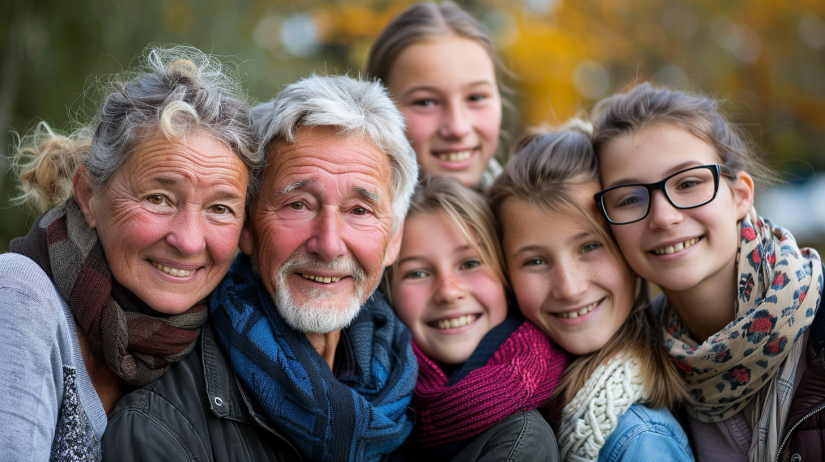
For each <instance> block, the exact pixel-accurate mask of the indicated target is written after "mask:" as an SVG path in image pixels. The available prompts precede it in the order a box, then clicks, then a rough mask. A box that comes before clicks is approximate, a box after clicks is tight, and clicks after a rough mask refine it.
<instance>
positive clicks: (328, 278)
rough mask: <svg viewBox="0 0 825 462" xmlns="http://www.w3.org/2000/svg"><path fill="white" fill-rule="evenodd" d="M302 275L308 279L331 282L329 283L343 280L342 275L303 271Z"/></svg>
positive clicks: (324, 282) (323, 282) (325, 282)
mask: <svg viewBox="0 0 825 462" xmlns="http://www.w3.org/2000/svg"><path fill="white" fill-rule="evenodd" d="M301 276H303V277H304V278H306V279H309V280H310V281H315V282H320V283H322V284H329V283H332V282H338V281H340V280H341V278H340V277H334V276H316V275H314V274H307V273H302V274H301Z"/></svg>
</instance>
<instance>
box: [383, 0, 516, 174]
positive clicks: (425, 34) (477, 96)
mask: <svg viewBox="0 0 825 462" xmlns="http://www.w3.org/2000/svg"><path fill="white" fill-rule="evenodd" d="M499 68H500V64H499V61H498V59H497V58H496V55H495V52H494V51H493V44H492V42H491V40H490V37H488V36H487V34H486V33H485V32H484V30H483V29H482V27H481V25H480V24H479V23H478V21H476V20H475V19H474V18H473V17H472V16H470V15H469V14H467V12H465V11H464V10H462V9H461V8H460V7H459V6H458V5H456V4H455V3H452V2H444V3H441V4H440V5H436V4H433V3H419V4H416V5H413V6H411V7H409V8H408V9H406V10H404V11H403V12H401V13H400V14H399V15H398V16H396V17H395V18H394V19H393V20H392V21H391V22H390V23H389V24H388V25H387V26H386V27H385V28H384V30H383V31H382V32H381V34H380V35H379V36H378V38H376V40H375V42H374V44H373V46H372V48H371V49H370V53H369V58H368V62H367V74H368V75H369V76H370V77H371V78H377V79H380V80H381V81H382V82H384V84H385V85H386V86H387V88H388V89H389V92H390V95H392V97H393V99H394V100H395V101H396V104H398V108H399V109H400V110H401V112H402V113H403V114H404V117H406V119H407V138H408V139H409V140H410V144H411V145H412V147H413V149H415V154H416V156H417V157H418V164H419V165H420V166H421V170H420V171H421V176H422V177H424V176H425V175H428V174H429V175H434V176H448V177H451V178H455V179H456V180H458V181H460V182H461V183H462V184H464V185H465V186H468V187H474V186H481V187H482V188H484V187H487V186H489V185H490V183H492V181H493V179H494V178H495V176H497V175H498V174H499V173H500V172H501V166H500V165H499V164H498V163H497V162H496V161H495V159H493V155H494V154H495V153H496V150H497V149H498V142H499V130H500V128H501V96H500V94H499V83H498V82H499V78H498V77H499V75H497V69H499Z"/></svg>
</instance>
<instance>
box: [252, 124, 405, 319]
mask: <svg viewBox="0 0 825 462" xmlns="http://www.w3.org/2000/svg"><path fill="white" fill-rule="evenodd" d="M337 132H338V130H337V129H336V128H334V127H301V128H299V129H298V131H297V133H296V137H295V138H296V141H295V142H294V143H292V144H280V143H278V142H273V144H272V146H271V147H270V149H271V154H270V156H269V158H270V159H271V160H270V162H269V165H267V167H266V170H265V171H264V174H263V178H262V179H261V185H262V186H261V189H260V192H259V193H258V197H257V200H256V202H255V204H254V207H253V210H252V213H251V218H250V221H249V223H248V224H247V227H246V228H245V229H244V232H243V236H242V238H241V249H242V250H243V251H244V252H245V253H247V254H252V255H254V257H255V262H256V264H257V267H258V270H259V271H260V274H261V278H262V280H263V283H264V286H266V288H267V290H268V291H269V293H270V294H272V295H273V296H274V297H275V299H276V304H277V307H278V310H279V312H280V313H281V315H282V316H283V317H284V319H285V320H286V321H287V322H288V323H290V325H292V327H293V328H295V329H298V330H300V331H302V332H314V333H327V332H332V331H335V330H338V329H342V328H343V327H345V326H346V325H348V324H349V322H350V321H351V320H352V318H354V317H355V315H356V314H357V313H358V311H359V310H360V308H361V306H362V305H363V303H364V302H365V301H366V299H367V297H369V296H370V295H371V294H372V292H373V290H374V289H375V287H376V285H377V284H378V281H379V280H380V278H381V274H382V272H383V270H384V266H385V265H389V264H391V263H392V262H393V261H394V258H395V252H394V251H393V249H392V246H390V234H391V233H390V231H391V226H392V197H391V194H390V186H389V183H390V181H389V178H390V163H389V158H388V156H387V155H386V154H384V153H383V152H381V151H379V150H378V149H377V148H376V147H375V146H373V145H372V143H371V142H370V140H369V139H368V138H360V137H357V136H352V135H340V134H338V133H337Z"/></svg>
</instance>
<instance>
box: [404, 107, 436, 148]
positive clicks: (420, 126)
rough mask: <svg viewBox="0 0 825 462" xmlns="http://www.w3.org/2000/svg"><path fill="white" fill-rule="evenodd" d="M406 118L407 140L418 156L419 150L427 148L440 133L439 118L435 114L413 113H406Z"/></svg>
mask: <svg viewBox="0 0 825 462" xmlns="http://www.w3.org/2000/svg"><path fill="white" fill-rule="evenodd" d="M404 117H405V118H406V119H407V130H406V132H405V133H406V135H407V138H408V139H409V140H410V145H411V146H412V147H413V149H414V150H415V152H416V154H419V150H421V149H424V148H426V147H427V144H428V142H429V140H430V139H431V138H432V137H433V135H435V133H436V132H437V131H438V123H437V118H436V116H435V115H434V114H418V113H415V112H413V111H406V112H404Z"/></svg>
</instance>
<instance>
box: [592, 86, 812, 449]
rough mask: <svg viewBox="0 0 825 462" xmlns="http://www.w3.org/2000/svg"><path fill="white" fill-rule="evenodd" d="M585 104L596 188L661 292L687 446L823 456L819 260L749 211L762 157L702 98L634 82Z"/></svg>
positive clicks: (635, 263) (623, 243)
mask: <svg viewBox="0 0 825 462" xmlns="http://www.w3.org/2000/svg"><path fill="white" fill-rule="evenodd" d="M596 114H597V115H596V116H595V117H594V120H595V122H594V124H595V131H596V133H595V138H594V147H595V149H596V152H597V153H598V155H599V161H600V164H601V182H602V186H603V187H604V188H605V189H604V190H603V191H602V192H600V193H599V194H597V195H596V199H597V201H598V204H599V207H600V210H601V212H602V213H603V214H604V216H605V217H606V218H607V219H608V221H610V222H611V228H612V230H613V234H614V236H615V237H616V241H617V242H618V245H619V248H620V249H621V251H622V254H624V256H625V258H626V259H627V262H628V263H629V264H630V266H631V267H632V268H633V270H634V271H636V272H637V273H638V274H639V275H640V276H642V277H644V278H646V279H648V280H650V281H651V282H654V283H656V284H658V285H659V286H660V287H661V288H662V291H663V293H664V298H663V299H661V300H659V301H661V303H660V304H659V305H661V308H662V310H661V322H662V327H663V328H664V336H665V346H666V347H667V350H668V352H669V354H670V356H671V357H672V359H673V361H674V362H675V363H676V364H677V365H678V367H679V369H680V370H681V372H682V378H683V380H684V382H685V384H686V385H687V388H688V392H689V396H688V398H687V404H686V409H687V414H688V419H687V421H688V429H689V432H690V433H691V434H692V440H693V441H694V443H695V446H694V449H695V450H696V452H697V456H698V458H699V460H700V461H707V460H713V461H715V460H724V461H725V462H735V461H746V460H751V461H765V460H774V459H778V457H779V455H780V452H781V453H782V454H783V457H790V455H791V454H795V456H794V460H800V459H799V458H798V457H797V456H796V454H799V455H802V456H805V457H804V458H803V459H802V460H823V454H822V448H823V447H824V446H825V444H823V442H825V439H824V437H823V436H822V435H825V432H823V431H822V429H823V428H825V424H823V423H822V422H823V414H818V415H817V412H818V411H819V410H821V409H823V408H825V386H823V384H824V383H825V371H823V362H822V353H823V351H822V348H823V345H825V332H823V331H824V330H825V326H822V327H820V328H817V326H818V325H819V324H823V323H825V320H822V321H818V322H817V321H815V316H816V312H817V309H818V308H819V304H820V300H821V298H822V264H821V261H820V258H819V255H818V254H817V252H816V251H815V250H812V249H800V248H799V247H798V246H797V244H796V241H795V240H794V238H793V236H791V234H790V233H789V232H788V231H787V230H785V229H783V228H780V227H779V226H776V225H774V224H773V223H771V222H770V221H768V220H765V219H763V218H761V217H759V216H758V215H757V214H756V211H755V210H754V209H753V207H752V206H753V196H754V180H753V178H754V177H756V178H762V177H764V176H765V172H764V169H763V168H761V167H760V166H759V164H758V163H757V162H756V161H755V160H754V159H753V158H752V157H751V155H750V153H749V152H748V149H747V147H746V145H745V142H744V140H743V138H742V137H741V136H740V135H739V134H738V133H737V132H736V131H735V130H734V129H733V127H732V126H731V125H730V124H729V123H728V122H727V121H726V120H725V119H724V118H723V117H722V116H721V115H720V114H719V111H718V109H717V105H716V103H715V102H714V101H712V100H709V99H707V98H702V97H697V96H692V95H689V94H686V93H683V92H678V91H670V90H667V89H660V88H654V87H652V86H651V85H649V84H642V85H640V86H638V87H636V88H635V89H633V90H631V91H629V92H628V93H626V94H620V95H616V96H613V97H611V98H608V99H607V100H605V101H603V102H602V103H600V106H599V107H598V108H597V111H596ZM819 318H822V316H820V317H819ZM811 326H813V327H814V328H813V329H809V327H811ZM809 333H810V334H809ZM806 347H807V357H806ZM806 361H808V364H810V365H809V366H808V367H807V368H806ZM806 369H807V370H806ZM792 401H793V402H792ZM794 430H796V432H795V433H794ZM803 430H804V431H803Z"/></svg>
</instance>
